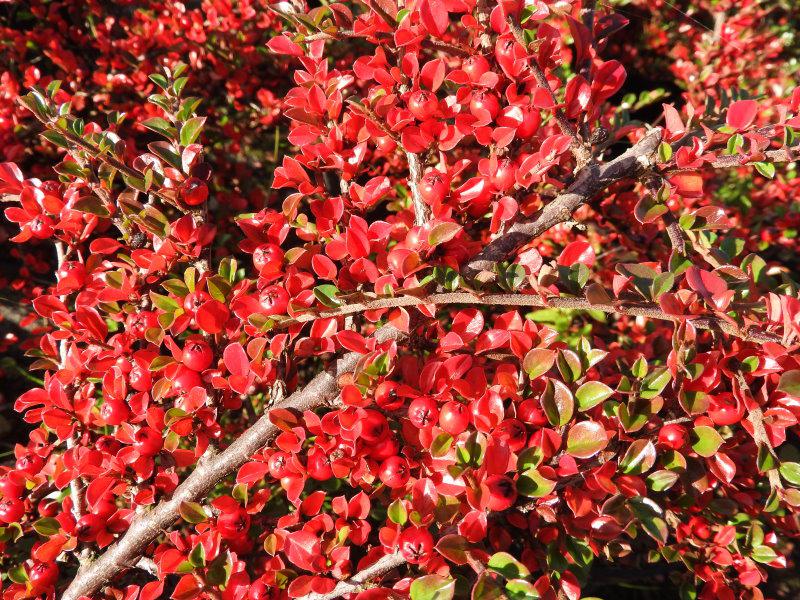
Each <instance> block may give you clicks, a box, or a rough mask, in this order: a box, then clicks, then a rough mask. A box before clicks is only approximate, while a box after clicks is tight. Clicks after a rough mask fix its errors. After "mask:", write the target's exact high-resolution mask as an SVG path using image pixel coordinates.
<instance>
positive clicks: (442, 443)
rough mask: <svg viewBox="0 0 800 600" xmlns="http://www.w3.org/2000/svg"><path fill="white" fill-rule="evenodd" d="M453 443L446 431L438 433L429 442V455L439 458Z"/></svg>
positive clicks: (451, 437)
mask: <svg viewBox="0 0 800 600" xmlns="http://www.w3.org/2000/svg"><path fill="white" fill-rule="evenodd" d="M452 445H453V436H452V435H450V434H449V433H447V432H444V433H440V434H439V435H437V436H436V438H435V439H434V440H433V442H432V443H431V456H432V457H434V458H441V457H442V456H444V455H445V454H447V453H448V452H449V451H450V447H451V446H452Z"/></svg>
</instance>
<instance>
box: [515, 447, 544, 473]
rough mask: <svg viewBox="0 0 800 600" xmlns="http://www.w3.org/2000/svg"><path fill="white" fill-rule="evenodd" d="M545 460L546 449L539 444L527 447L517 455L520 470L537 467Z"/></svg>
mask: <svg viewBox="0 0 800 600" xmlns="http://www.w3.org/2000/svg"><path fill="white" fill-rule="evenodd" d="M543 460H544V451H543V450H542V449H541V448H540V447H539V446H531V447H530V448H525V449H524V450H523V451H522V452H520V453H519V456H518V457H517V469H519V470H520V471H527V470H528V469H535V468H536V467H538V466H539V465H540V464H542V461H543Z"/></svg>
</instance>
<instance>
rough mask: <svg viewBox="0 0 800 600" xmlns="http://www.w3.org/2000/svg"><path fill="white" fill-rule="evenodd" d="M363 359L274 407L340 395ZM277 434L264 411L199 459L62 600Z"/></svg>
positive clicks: (90, 583) (342, 364) (390, 334)
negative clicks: (341, 379) (220, 447)
mask: <svg viewBox="0 0 800 600" xmlns="http://www.w3.org/2000/svg"><path fill="white" fill-rule="evenodd" d="M402 335H403V334H402V333H401V332H399V331H398V330H397V329H395V328H393V327H389V326H387V327H383V328H382V329H380V330H378V331H377V332H376V334H375V337H376V339H377V340H378V341H379V342H382V341H386V340H389V339H397V338H399V337H401V336H402ZM361 357H362V355H361V354H358V353H356V352H351V353H349V354H346V355H345V356H343V357H342V358H341V359H340V360H338V361H337V364H336V367H335V369H334V371H333V372H332V373H330V372H327V371H323V372H322V373H320V374H319V375H317V376H316V377H314V379H312V380H311V382H310V383H308V384H307V385H306V386H305V387H304V388H303V389H301V390H298V391H296V392H295V393H293V394H292V395H290V396H289V397H288V398H286V400H284V401H283V402H281V403H280V404H278V405H277V406H276V408H293V409H296V410H299V411H304V410H312V409H314V408H317V407H319V406H322V405H323V404H325V403H326V402H328V401H329V400H330V399H331V398H333V397H334V396H335V395H336V394H337V393H338V391H339V386H338V384H337V380H338V378H339V377H340V376H341V375H344V374H345V373H348V372H352V371H353V369H355V367H356V365H357V363H358V361H359V360H360V359H361ZM279 433H280V429H279V428H278V427H277V426H276V425H274V424H273V423H272V422H271V421H270V419H269V415H268V414H265V415H264V416H262V417H261V418H260V419H259V420H258V421H257V422H256V423H255V424H254V425H253V426H252V427H250V428H249V429H248V430H247V431H245V432H244V433H243V434H242V435H241V436H240V437H239V438H237V439H236V441H234V442H233V443H232V444H231V445H230V446H228V447H227V448H226V449H225V450H224V451H223V452H221V453H219V454H217V455H216V456H209V457H208V459H207V460H201V461H200V462H199V463H198V466H197V468H196V469H195V470H194V471H193V472H192V474H191V475H189V476H188V477H187V478H186V479H185V480H184V481H183V483H181V484H180V485H179V486H178V487H177V489H176V490H175V492H174V493H173V495H172V497H171V498H170V499H169V500H163V501H161V502H159V504H158V505H157V506H156V507H155V508H153V509H152V510H150V511H148V512H144V513H142V514H141V515H139V516H137V517H136V518H135V519H134V521H133V522H132V523H131V526H130V527H129V528H128V531H126V532H125V535H123V536H122V538H120V540H119V541H118V542H117V543H115V544H114V545H113V546H111V547H109V548H108V549H107V550H106V551H105V552H104V553H103V554H102V555H101V556H100V557H99V558H98V559H97V560H95V561H94V562H92V563H88V564H87V565H86V566H84V567H81V568H80V569H79V570H78V573H77V574H76V575H75V578H74V579H73V580H72V582H71V583H70V585H69V587H68V588H67V589H66V591H65V592H64V594H63V596H61V598H62V600H79V599H80V598H82V597H83V596H89V595H91V594H94V593H95V592H97V591H98V590H99V589H100V588H101V587H103V586H104V585H105V584H106V583H108V582H109V581H111V579H113V578H114V577H115V576H116V575H117V574H118V573H119V572H120V571H122V570H124V569H127V568H130V567H133V566H134V565H136V564H137V563H138V561H139V559H140V557H141V556H142V555H144V554H145V552H146V550H147V547H148V546H149V545H150V544H151V543H152V542H153V541H154V540H155V539H156V538H157V537H158V536H159V535H161V533H162V532H163V531H164V530H167V529H168V528H169V527H171V526H172V525H173V524H174V523H175V522H176V521H177V520H178V518H179V514H180V513H179V510H180V506H181V504H182V503H183V502H193V501H196V500H198V499H200V498H204V497H206V496H207V495H208V494H209V493H210V492H211V490H212V489H214V486H216V485H217V483H219V482H220V481H221V480H222V479H224V478H225V477H227V476H228V475H230V474H231V473H233V472H234V471H235V470H236V469H238V468H239V467H240V466H242V465H243V464H244V463H246V462H247V461H248V460H250V458H251V457H252V456H253V454H255V453H256V452H257V451H258V450H260V449H261V448H262V447H263V446H265V445H266V444H269V443H270V442H271V441H272V440H273V439H274V438H275V437H276V436H277V435H278V434H279Z"/></svg>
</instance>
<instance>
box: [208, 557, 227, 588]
mask: <svg viewBox="0 0 800 600" xmlns="http://www.w3.org/2000/svg"><path fill="white" fill-rule="evenodd" d="M232 571H233V560H232V559H231V555H230V552H224V553H222V554H220V555H219V556H217V558H215V559H214V560H213V561H211V564H210V565H209V567H208V570H207V571H206V581H207V582H208V583H210V584H211V585H216V586H224V585H226V584H227V583H228V580H229V579H230V578H231V572H232Z"/></svg>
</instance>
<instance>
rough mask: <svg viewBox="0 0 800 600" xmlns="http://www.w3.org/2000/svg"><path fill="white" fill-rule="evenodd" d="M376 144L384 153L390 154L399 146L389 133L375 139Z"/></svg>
mask: <svg viewBox="0 0 800 600" xmlns="http://www.w3.org/2000/svg"><path fill="white" fill-rule="evenodd" d="M375 146H376V147H377V148H378V150H380V151H381V152H383V153H384V154H389V153H390V152H394V151H395V149H396V148H397V142H395V141H394V140H393V139H392V138H390V137H389V136H388V135H385V136H383V137H379V138H378V139H377V140H375Z"/></svg>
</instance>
